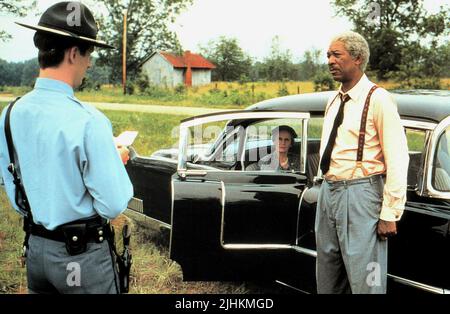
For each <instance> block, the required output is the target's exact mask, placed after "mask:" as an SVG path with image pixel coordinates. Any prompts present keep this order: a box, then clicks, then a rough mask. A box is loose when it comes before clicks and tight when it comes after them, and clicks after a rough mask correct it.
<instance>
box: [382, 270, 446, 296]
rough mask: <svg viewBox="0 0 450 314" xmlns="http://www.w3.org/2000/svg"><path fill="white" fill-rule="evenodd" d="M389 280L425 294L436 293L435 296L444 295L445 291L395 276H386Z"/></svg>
mask: <svg viewBox="0 0 450 314" xmlns="http://www.w3.org/2000/svg"><path fill="white" fill-rule="evenodd" d="M387 276H388V277H389V278H391V279H392V280H394V281H396V282H398V283H401V284H403V285H406V286H410V287H414V288H417V289H420V290H424V291H427V292H431V293H436V294H444V292H445V290H444V289H443V288H438V287H434V286H430V285H427V284H423V283H420V282H417V281H413V280H409V279H405V278H402V277H399V276H395V275H390V274H388V275H387Z"/></svg>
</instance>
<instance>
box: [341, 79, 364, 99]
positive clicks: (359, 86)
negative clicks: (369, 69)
mask: <svg viewBox="0 0 450 314" xmlns="http://www.w3.org/2000/svg"><path fill="white" fill-rule="evenodd" d="M369 84H370V81H369V79H368V78H367V76H366V75H365V74H363V75H362V76H361V78H360V79H359V81H358V83H356V84H355V86H353V87H352V88H351V89H350V90H349V91H348V92H347V93H343V92H342V85H341V87H340V88H339V93H340V94H341V95H345V94H348V95H349V96H350V98H351V99H352V100H354V101H358V99H359V97H360V96H361V94H362V93H363V91H365V90H366V88H367V86H368V85H369Z"/></svg>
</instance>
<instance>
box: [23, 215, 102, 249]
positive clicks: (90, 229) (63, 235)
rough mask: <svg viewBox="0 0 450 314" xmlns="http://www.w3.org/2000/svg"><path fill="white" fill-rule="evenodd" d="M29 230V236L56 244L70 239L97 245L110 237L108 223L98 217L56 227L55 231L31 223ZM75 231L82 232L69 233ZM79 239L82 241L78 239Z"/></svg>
mask: <svg viewBox="0 0 450 314" xmlns="http://www.w3.org/2000/svg"><path fill="white" fill-rule="evenodd" d="M29 228H30V229H29V231H30V234H32V235H34V236H38V237H42V238H46V239H50V240H53V241H58V242H66V240H67V239H68V238H70V240H71V241H75V242H76V241H78V240H84V241H85V242H97V243H99V242H103V240H105V239H108V237H110V236H111V228H110V225H109V223H108V221H107V220H106V219H104V218H101V217H100V216H96V217H93V218H89V219H79V220H76V221H72V222H69V223H66V224H64V225H61V226H58V227H57V228H56V229H55V230H47V229H46V228H45V227H44V226H42V225H37V224H35V223H31V225H30V226H29ZM75 229H78V230H83V232H81V233H80V232H79V231H78V230H77V232H76V233H74V232H71V230H75ZM79 237H83V238H84V239H78V238H79Z"/></svg>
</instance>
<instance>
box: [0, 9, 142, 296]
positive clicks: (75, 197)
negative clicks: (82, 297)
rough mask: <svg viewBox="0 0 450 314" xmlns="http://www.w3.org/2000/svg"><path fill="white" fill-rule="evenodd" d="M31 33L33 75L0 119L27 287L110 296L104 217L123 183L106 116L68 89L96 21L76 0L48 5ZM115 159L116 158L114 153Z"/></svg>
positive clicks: (2, 156) (125, 187) (114, 287)
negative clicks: (28, 88) (34, 51)
mask: <svg viewBox="0 0 450 314" xmlns="http://www.w3.org/2000/svg"><path fill="white" fill-rule="evenodd" d="M17 24H19V25H21V26H24V27H27V28H31V29H33V30H36V33H35V34H34V45H35V46H36V47H37V48H38V49H39V54H38V61H39V66H40V73H39V77H38V78H37V80H36V83H35V86H34V89H33V90H32V91H31V92H29V93H27V94H26V95H24V96H23V97H22V98H20V99H19V100H17V101H15V102H14V103H12V104H10V105H9V106H8V107H6V108H5V109H4V110H3V112H2V115H1V117H0V127H1V130H2V132H0V170H1V175H2V177H3V180H4V184H5V190H6V193H7V195H8V198H9V199H10V201H11V203H12V205H13V207H14V208H15V209H16V210H17V211H18V212H19V213H21V214H22V215H24V216H25V219H24V220H25V223H24V229H25V231H26V235H27V236H26V238H25V241H24V246H25V247H27V248H28V249H27V256H26V265H27V279H28V289H29V292H30V293H42V294H51V293H118V292H119V279H118V274H117V271H116V264H115V260H114V255H113V252H112V251H113V241H112V235H111V229H110V226H109V220H110V219H113V218H115V217H116V216H118V215H119V214H120V213H122V211H123V210H125V209H126V207H127V203H128V201H129V200H130V199H131V197H132V195H133V187H132V185H131V182H130V179H129V178H128V175H127V173H126V170H125V167H124V165H123V162H122V160H126V156H127V154H128V150H127V149H126V148H119V149H118V148H117V147H116V146H115V145H114V142H113V135H112V126H111V123H110V121H109V120H108V119H107V118H106V117H105V116H104V115H103V114H102V113H100V112H99V111H98V110H96V109H95V108H94V107H92V106H90V105H87V104H84V103H81V102H80V101H79V100H78V99H77V98H76V97H75V96H74V89H76V88H77V87H79V86H80V85H81V83H82V80H83V78H84V76H85V73H86V70H87V69H88V68H89V67H90V65H91V61H90V55H91V53H92V52H93V50H94V47H101V48H113V47H112V46H110V45H108V44H106V43H105V42H102V41H99V40H97V39H96V36H97V31H98V29H97V24H96V22H95V20H94V17H93V15H92V13H91V11H89V9H88V8H87V7H86V6H85V5H83V4H81V3H80V2H60V3H57V4H55V5H53V6H51V7H50V8H48V9H47V10H46V11H45V12H44V13H43V15H42V16H41V18H40V20H39V23H38V24H37V25H35V26H34V25H27V24H22V23H17ZM121 156H122V157H123V158H122V160H121Z"/></svg>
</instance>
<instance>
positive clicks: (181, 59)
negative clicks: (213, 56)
mask: <svg viewBox="0 0 450 314" xmlns="http://www.w3.org/2000/svg"><path fill="white" fill-rule="evenodd" d="M159 53H160V54H161V55H162V56H163V57H164V58H166V60H167V61H169V62H170V63H171V64H172V65H173V66H174V67H175V68H187V67H188V64H190V65H191V68H197V69H215V68H216V66H215V65H214V64H212V63H211V62H209V61H208V60H206V59H205V58H203V57H202V56H201V55H199V54H195V53H192V52H190V51H186V52H185V53H184V56H176V55H174V54H171V53H168V52H163V51H160V52H159Z"/></svg>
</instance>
